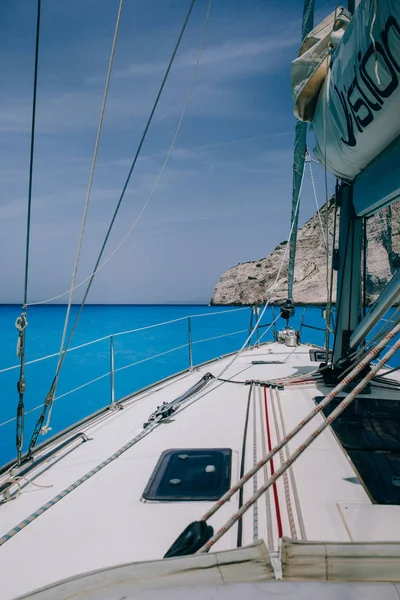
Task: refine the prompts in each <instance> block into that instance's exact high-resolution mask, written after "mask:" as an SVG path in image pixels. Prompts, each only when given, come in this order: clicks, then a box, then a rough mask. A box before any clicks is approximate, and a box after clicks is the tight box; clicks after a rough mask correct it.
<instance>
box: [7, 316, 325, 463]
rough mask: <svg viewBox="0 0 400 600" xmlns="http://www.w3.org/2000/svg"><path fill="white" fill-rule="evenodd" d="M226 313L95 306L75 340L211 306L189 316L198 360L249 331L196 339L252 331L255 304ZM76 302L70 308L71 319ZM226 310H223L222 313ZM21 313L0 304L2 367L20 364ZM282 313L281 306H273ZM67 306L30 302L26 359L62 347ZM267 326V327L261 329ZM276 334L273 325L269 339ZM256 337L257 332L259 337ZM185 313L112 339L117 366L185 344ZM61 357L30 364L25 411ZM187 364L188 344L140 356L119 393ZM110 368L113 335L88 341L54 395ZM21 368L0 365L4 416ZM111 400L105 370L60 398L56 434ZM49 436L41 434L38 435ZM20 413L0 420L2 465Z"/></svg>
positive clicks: (228, 347)
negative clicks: (108, 337) (16, 320)
mask: <svg viewBox="0 0 400 600" xmlns="http://www.w3.org/2000/svg"><path fill="white" fill-rule="evenodd" d="M231 310H232V312H226V311H227V309H226V307H208V306H177V305H174V306H170V305H169V306H149V305H146V306H131V305H111V306H110V305H108V306H103V305H90V306H86V307H85V308H84V310H83V313H82V316H81V319H80V322H79V326H78V328H77V330H76V333H75V335H74V338H73V342H72V346H77V345H80V344H83V343H86V342H88V341H91V340H95V339H97V338H100V337H103V336H109V335H110V334H113V333H114V334H115V333H118V332H121V331H126V330H130V329H136V328H140V327H145V326H148V325H152V324H155V323H161V322H164V321H170V320H173V319H178V318H181V317H187V316H188V315H200V314H204V313H206V314H207V315H208V316H206V317H194V318H192V319H191V328H192V339H193V364H194V365H196V364H200V363H202V362H204V361H206V360H210V359H212V358H215V357H217V356H221V355H223V354H226V353H228V352H232V351H234V350H237V349H239V348H240V347H241V346H242V344H243V342H244V341H245V339H246V337H247V331H246V332H242V333H240V334H237V335H228V336H225V337H222V338H220V339H216V340H211V341H207V342H203V343H196V342H199V341H200V340H203V339H205V338H209V337H214V336H219V335H221V336H222V335H225V334H228V333H231V332H236V331H238V330H247V329H248V327H249V324H250V315H251V310H250V309H245V310H239V311H238V310H235V309H231ZM76 311H77V307H73V309H72V311H71V320H72V319H73V318H74V316H75V315H76ZM220 313H221V314H220ZM19 314H20V307H19V306H7V305H3V306H0V331H1V344H0V371H1V370H2V369H5V368H7V367H11V366H13V365H17V364H18V359H17V358H16V353H15V351H16V341H17V330H16V329H15V326H14V323H15V319H16V318H17V317H18V316H19ZM276 314H277V313H276ZM64 316H65V307H63V306H37V307H32V308H30V309H29V312H28V327H27V330H26V360H27V361H31V360H34V359H37V358H40V357H43V356H46V355H48V354H53V353H56V352H57V351H58V349H59V344H60V339H61V331H62V327H63V323H64ZM301 316H302V309H297V312H296V316H295V319H294V322H293V325H294V326H297V327H298V326H299V322H300V319H301ZM271 321H272V309H268V310H267V312H266V314H265V317H264V319H263V321H262V323H261V325H262V324H266V323H269V322H271ZM305 322H306V323H308V324H310V325H313V326H317V327H323V326H324V321H323V320H322V314H321V310H320V309H319V308H310V307H308V308H307V312H306V319H305ZM261 331H264V329H261ZM268 339H272V329H271V331H270V332H269V333H268V334H267V335H266V336H265V337H264V340H268ZM303 339H304V341H309V342H310V343H315V344H320V345H321V344H322V343H323V333H322V332H320V331H316V330H313V329H307V330H305V331H304V334H303ZM254 341H255V339H254ZM187 342H188V322H187V319H185V320H182V321H178V322H176V323H171V324H167V325H163V326H160V327H156V328H152V329H147V330H145V331H140V332H136V333H131V334H128V335H123V336H116V337H115V338H114V348H115V369H116V370H117V369H120V368H121V367H124V366H128V365H130V364H131V363H134V362H137V361H140V360H143V359H146V358H149V357H151V356H153V355H155V354H160V353H163V352H165V351H167V350H170V349H172V348H176V347H178V346H181V345H184V344H187ZM56 364H57V357H54V358H51V359H48V360H44V361H41V362H37V363H34V364H31V365H27V367H26V382H27V387H26V392H25V410H26V411H27V412H28V411H31V410H32V409H34V408H35V407H37V406H39V405H41V404H43V401H44V399H45V396H46V394H47V392H48V390H49V387H50V385H51V382H52V379H53V377H54V373H55V368H56ZM188 365H189V350H188V347H184V348H181V349H180V350H176V351H174V352H171V353H168V354H165V355H163V356H160V357H158V358H155V359H153V360H148V361H146V362H142V363H141V364H139V365H136V366H132V367H129V368H126V369H123V370H121V371H117V372H116V374H115V399H116V400H118V399H120V398H123V397H124V396H126V395H127V394H129V393H131V392H133V391H135V390H138V389H140V388H142V387H144V386H146V385H149V384H151V383H153V382H155V381H157V380H159V379H162V378H164V377H167V376H168V375H172V374H173V373H176V372H178V371H181V370H183V369H186V368H187V367H188ZM109 371H110V341H109V339H106V340H103V341H100V342H97V343H95V344H92V345H90V346H86V347H84V348H81V349H78V350H75V351H73V352H69V353H68V354H67V357H66V359H65V363H64V365H63V368H62V370H61V374H60V379H59V384H58V387H57V393H56V396H62V395H63V394H66V393H67V392H69V391H70V390H73V389H75V388H77V387H79V386H82V385H84V384H85V383H87V382H89V381H91V380H93V379H96V378H97V377H101V376H102V375H104V374H107V373H108V372H109ZM18 375H19V371H18V369H13V370H9V371H6V372H0V389H1V411H0V423H3V422H5V421H7V420H9V419H13V418H14V417H15V412H16V406H17V400H18V396H17V390H16V383H17V380H18ZM109 402H110V378H109V376H108V375H107V376H106V377H103V378H102V379H100V380H99V381H96V382H94V383H92V384H91V385H89V386H87V387H85V388H83V389H81V390H78V391H76V392H74V393H72V394H69V395H66V396H64V397H63V398H60V399H59V400H57V401H56V402H55V405H54V410H53V416H52V421H51V426H52V431H51V433H50V434H48V435H52V434H54V433H56V432H58V431H61V430H62V429H64V428H65V427H67V426H68V425H71V424H72V423H74V422H76V421H77V420H79V419H81V418H83V417H85V416H87V415H89V414H90V413H92V412H94V411H96V410H98V409H99V408H102V407H104V406H106V405H107V404H108V403H109ZM39 414H40V410H34V411H33V412H30V413H29V412H28V414H27V415H26V417H25V446H24V447H25V449H26V447H27V444H28V443H29V439H30V437H31V435H32V432H33V428H34V426H35V423H36V420H37V418H38V416H39ZM44 439H45V437H43V436H40V439H39V441H43V440H44ZM15 452H16V451H15V420H13V421H11V422H10V423H7V424H5V425H3V426H0V465H1V464H4V463H5V462H7V461H8V460H10V459H12V458H13V457H14V456H15Z"/></svg>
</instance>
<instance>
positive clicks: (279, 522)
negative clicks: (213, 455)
mask: <svg viewBox="0 0 400 600" xmlns="http://www.w3.org/2000/svg"><path fill="white" fill-rule="evenodd" d="M264 407H265V426H266V430H267V441H268V452H269V453H271V450H272V443H271V432H270V427H269V415H268V399H267V387H266V386H265V385H264ZM269 466H270V469H271V477H273V476H274V473H275V467H274V459H273V458H272V457H271V460H270V463H269ZM253 469H254V467H253ZM241 489H242V487H241ZM272 493H273V496H274V503H275V515H276V523H277V526H278V538H279V539H281V538H282V535H283V530H282V518H281V509H280V506H279V497H278V489H277V486H276V483H274V484H273V485H272ZM253 496H254V494H253ZM239 510H240V509H239Z"/></svg>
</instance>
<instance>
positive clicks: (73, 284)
mask: <svg viewBox="0 0 400 600" xmlns="http://www.w3.org/2000/svg"><path fill="white" fill-rule="evenodd" d="M123 3H124V0H120V3H119V8H118V14H117V22H116V25H115V31H114V38H113V42H112V47H111V55H110V60H109V64H108V71H107V77H106V84H105V88H104V94H103V103H102V106H101V112H100V120H99V125H98V128H97V135H96V142H95V146H94V153H93V160H92V166H91V169H90V176H89V185H88V189H87V193H86V201H85V207H84V211H83V217H82V223H81V231H80V234H79V241H78V247H77V251H76V257H75V265H74V270H73V273H72V280H71V288H70V290H69V298H68V305H67V312H66V315H65V321H64V329H63V333H62V337H61V345H60V353H59V354H60V358H59V360H60V359H61V355H62V351H63V348H64V342H65V336H66V335H67V328H68V321H69V315H70V311H71V304H72V298H73V295H74V290H75V281H76V275H77V271H78V266H79V260H80V256H81V252H82V244H83V237H84V233H85V226H86V220H87V214H88V210H89V203H90V198H91V194H92V187H93V178H94V172H95V169H96V162H97V155H98V150H99V144H100V138H101V132H102V128H103V120H104V113H105V110H106V104H107V96H108V89H109V86H110V79H111V71H112V66H113V62H114V55H115V47H116V44H117V38H118V31H119V24H120V20H121V12H122V5H123Z"/></svg>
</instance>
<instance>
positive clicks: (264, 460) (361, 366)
mask: <svg viewBox="0 0 400 600" xmlns="http://www.w3.org/2000/svg"><path fill="white" fill-rule="evenodd" d="M399 332H400V324H399V325H397V326H396V327H394V328H393V329H392V331H390V332H389V333H388V334H387V335H386V336H385V338H384V339H382V340H381V341H380V342H379V343H378V344H377V345H376V346H375V348H373V349H372V350H370V351H369V352H368V353H367V354H366V355H365V357H364V359H363V360H362V361H360V363H359V364H358V365H356V366H355V367H354V368H353V369H352V371H351V372H350V373H349V375H347V377H345V378H344V379H343V380H342V381H340V382H339V383H338V384H337V385H336V386H335V387H334V388H333V390H332V391H331V392H329V394H327V396H325V398H324V400H322V402H320V403H319V404H318V406H315V407H314V408H313V409H312V411H311V412H309V413H308V415H307V416H306V417H304V419H303V420H302V421H300V423H298V425H296V427H294V428H293V429H292V430H291V431H290V432H289V433H288V434H287V435H286V436H285V437H284V438H283V439H282V441H281V442H280V443H278V444H277V445H276V446H275V448H274V449H273V450H272V451H271V452H269V453H268V454H266V455H265V456H263V458H261V460H259V461H258V463H257V465H256V467H254V468H253V469H250V471H249V472H248V473H247V474H246V475H245V476H244V477H242V478H241V479H240V480H239V481H238V482H237V483H236V484H235V485H234V486H232V487H231V489H230V490H228V491H227V492H226V493H225V494H224V495H223V496H222V497H221V498H220V499H219V500H218V501H217V502H216V503H215V504H214V505H213V506H212V507H211V508H210V509H209V510H208V511H207V512H206V513H205V515H204V516H203V517H202V519H201V520H203V521H207V520H208V519H209V518H210V517H211V516H212V515H214V514H215V513H216V512H217V511H218V510H219V508H220V507H221V506H222V505H223V504H225V502H227V501H228V500H229V499H230V498H231V497H232V496H233V495H234V494H235V493H236V492H237V491H238V490H239V489H240V487H241V486H242V485H244V484H245V483H246V482H247V481H248V480H249V479H250V478H251V477H253V475H254V474H255V473H256V472H257V471H259V470H260V469H261V468H262V467H263V466H264V465H265V464H266V463H267V462H268V461H269V460H270V459H271V458H272V457H273V456H275V454H276V453H277V452H279V450H280V449H281V448H283V447H284V446H286V444H287V443H288V442H289V441H290V440H291V439H292V438H293V437H294V436H295V435H297V434H298V433H299V431H301V430H302V429H303V427H305V425H307V423H309V422H310V421H311V419H312V418H313V417H315V415H317V414H318V413H320V412H321V411H322V410H323V409H324V408H325V407H326V406H328V404H329V403H330V402H331V400H333V398H335V397H336V396H337V394H338V393H339V392H340V391H341V390H343V389H344V388H345V387H346V385H348V383H349V382H351V381H352V380H353V379H354V378H355V377H356V376H357V375H358V374H359V373H360V372H361V371H362V370H363V369H365V368H366V367H368V366H369V364H370V362H371V361H372V360H373V359H374V358H375V357H376V356H377V355H378V354H379V353H380V352H381V350H382V349H383V348H384V347H385V346H386V345H387V344H388V343H389V341H390V340H392V339H393V338H394V337H395V336H396V335H397V334H398V333H399ZM397 344H400V342H397ZM389 352H391V356H392V354H394V351H393V348H392V349H391V350H390V351H389ZM385 362H386V361H385ZM378 365H381V361H380V362H379V363H378ZM379 368H380V367H379ZM379 368H378V369H377V368H376V365H375V366H374V367H373V369H372V371H370V372H369V373H368V375H366V376H365V378H364V379H363V381H364V380H366V381H369V379H371V378H372V376H373V375H371V373H373V374H375V373H376V372H377V371H378V370H379Z"/></svg>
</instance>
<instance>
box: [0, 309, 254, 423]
mask: <svg viewBox="0 0 400 600" xmlns="http://www.w3.org/2000/svg"><path fill="white" fill-rule="evenodd" d="M238 311H247V312H249V311H250V315H251V319H252V318H253V308H252V307H240V308H235V309H229V310H222V311H216V312H209V313H201V314H193V315H190V316H187V317H179V318H177V319H171V320H169V321H163V322H161V323H155V324H153V325H147V326H144V327H137V328H135V329H129V330H126V331H119V332H117V333H112V334H110V335H106V336H103V337H100V338H97V339H95V340H90V341H88V342H85V343H83V344H79V345H77V346H74V347H71V348H69V349H68V353H70V352H76V351H78V350H82V349H84V348H88V347H90V346H92V345H94V344H98V343H100V342H104V341H105V340H109V365H110V367H109V370H108V371H107V372H105V373H103V374H102V375H99V376H97V377H95V378H93V379H91V380H90V381H86V382H85V383H83V384H81V385H79V386H77V387H74V388H72V389H70V390H68V391H66V392H64V393H62V394H59V395H58V396H56V398H55V400H60V399H61V398H65V397H67V396H71V395H72V394H74V393H76V392H78V391H80V390H82V389H84V388H86V387H88V386H90V385H92V384H94V383H96V382H98V381H101V380H102V379H106V378H109V380H110V388H109V390H110V392H109V393H110V397H109V402H108V404H106V408H107V407H108V408H110V409H114V408H116V407H117V400H116V397H115V380H116V374H117V373H118V372H120V371H124V370H126V369H130V368H132V367H135V366H138V365H142V364H144V363H146V362H148V361H151V360H155V359H157V358H161V357H163V356H167V355H169V354H172V353H175V352H177V351H179V350H182V349H184V348H187V349H188V368H189V370H192V369H193V368H195V366H196V364H195V362H194V359H193V349H194V347H195V346H196V345H197V344H204V343H209V342H213V341H216V340H221V339H223V338H228V337H232V336H240V334H243V336H244V337H245V336H247V335H248V333H249V327H246V328H244V329H240V330H235V331H229V332H226V333H222V334H220V335H215V336H210V337H205V338H201V339H195V338H194V336H193V320H194V319H198V318H202V317H217V316H220V315H229V314H231V313H236V312H238ZM244 314H246V312H245V313H244ZM251 319H250V321H251ZM185 321H186V323H187V341H185V343H183V344H180V345H179V346H175V347H173V348H169V349H167V350H164V351H163V352H159V353H156V354H152V355H151V356H148V357H145V358H142V359H139V360H136V361H133V362H131V363H129V364H127V365H122V366H119V367H115V363H116V355H117V352H116V349H115V340H116V338H118V337H120V336H125V335H130V334H135V333H139V332H144V331H150V330H152V329H155V328H158V327H163V326H166V325H172V324H175V323H183V322H185ZM251 324H252V323H251V322H250V326H251ZM260 327H266V325H265V324H260ZM255 338H257V339H259V334H258V333H257V334H256V335H255ZM239 339H240V341H242V340H241V338H239ZM57 356H58V352H55V353H52V354H48V355H46V356H42V357H40V358H36V359H34V360H30V361H26V362H25V366H30V365H35V364H37V363H41V362H43V361H48V360H50V359H52V358H56V357H57ZM217 357H218V354H217V353H215V354H214V355H213V358H217ZM19 367H20V365H19V364H18V365H13V366H10V367H6V368H3V369H0V376H1V374H3V373H6V372H8V371H13V370H15V369H19ZM175 375H176V373H175ZM42 407H43V403H41V404H39V405H37V406H34V407H33V408H31V409H30V410H27V411H26V412H25V415H29V414H30V413H34V412H36V411H38V410H40V409H41V408H42ZM15 420H16V417H12V418H10V419H8V420H5V421H3V422H2V423H0V428H1V427H4V426H6V425H9V424H11V423H14V422H15ZM49 430H50V429H49Z"/></svg>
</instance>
